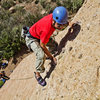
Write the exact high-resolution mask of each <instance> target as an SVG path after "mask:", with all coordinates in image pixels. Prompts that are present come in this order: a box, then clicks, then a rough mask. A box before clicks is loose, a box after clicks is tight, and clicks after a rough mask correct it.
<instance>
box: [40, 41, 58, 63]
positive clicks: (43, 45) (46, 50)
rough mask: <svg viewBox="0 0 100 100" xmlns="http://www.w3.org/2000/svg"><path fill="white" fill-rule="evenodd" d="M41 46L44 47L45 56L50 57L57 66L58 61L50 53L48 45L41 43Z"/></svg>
mask: <svg viewBox="0 0 100 100" xmlns="http://www.w3.org/2000/svg"><path fill="white" fill-rule="evenodd" d="M40 46H41V47H42V49H43V50H44V52H45V54H46V55H47V56H48V57H50V59H51V60H53V61H54V63H55V64H57V59H56V58H55V57H54V56H52V55H51V53H50V52H49V51H48V49H47V48H46V45H45V44H44V43H42V42H41V41H40Z"/></svg>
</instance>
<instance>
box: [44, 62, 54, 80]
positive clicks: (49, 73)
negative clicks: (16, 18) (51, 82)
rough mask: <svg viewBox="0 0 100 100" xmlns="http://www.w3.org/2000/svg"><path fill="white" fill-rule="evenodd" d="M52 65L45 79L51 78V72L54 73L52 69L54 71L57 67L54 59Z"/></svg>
mask: <svg viewBox="0 0 100 100" xmlns="http://www.w3.org/2000/svg"><path fill="white" fill-rule="evenodd" d="M50 65H51V67H50V69H49V71H48V72H47V73H46V76H45V77H44V79H46V78H49V77H50V75H51V73H52V71H53V70H54V69H55V67H56V64H54V62H53V61H51V63H50Z"/></svg>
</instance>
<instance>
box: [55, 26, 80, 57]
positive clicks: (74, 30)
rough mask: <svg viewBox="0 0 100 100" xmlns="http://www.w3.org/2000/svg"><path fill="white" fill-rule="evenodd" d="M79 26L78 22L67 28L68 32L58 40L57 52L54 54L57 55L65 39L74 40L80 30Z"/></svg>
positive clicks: (64, 44)
mask: <svg viewBox="0 0 100 100" xmlns="http://www.w3.org/2000/svg"><path fill="white" fill-rule="evenodd" d="M80 29H81V26H80V25H79V24H75V25H73V26H72V28H70V29H69V30H68V33H67V34H66V35H65V36H64V37H63V38H62V40H61V41H60V43H59V45H58V47H57V51H58V52H57V54H55V56H57V55H59V54H60V53H61V52H62V49H63V48H64V47H65V46H66V43H67V41H72V40H74V39H75V38H76V37H77V35H78V33H79V32H80Z"/></svg>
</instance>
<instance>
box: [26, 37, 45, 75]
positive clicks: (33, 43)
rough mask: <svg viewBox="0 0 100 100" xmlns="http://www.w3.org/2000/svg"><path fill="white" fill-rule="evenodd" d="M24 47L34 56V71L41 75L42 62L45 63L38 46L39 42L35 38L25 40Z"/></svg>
mask: <svg viewBox="0 0 100 100" xmlns="http://www.w3.org/2000/svg"><path fill="white" fill-rule="evenodd" d="M25 41H26V45H27V47H28V48H29V49H31V50H32V51H33V52H34V53H35V55H36V65H35V66H36V71H37V72H40V73H43V72H44V71H45V68H44V62H45V53H44V51H43V49H42V48H41V46H40V43H39V40H38V39H36V38H29V37H27V36H26V38H25Z"/></svg>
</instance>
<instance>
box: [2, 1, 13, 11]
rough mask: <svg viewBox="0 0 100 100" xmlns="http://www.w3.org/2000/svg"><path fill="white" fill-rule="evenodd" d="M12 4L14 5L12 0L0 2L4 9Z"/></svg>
mask: <svg viewBox="0 0 100 100" xmlns="http://www.w3.org/2000/svg"><path fill="white" fill-rule="evenodd" d="M14 5H15V3H14V0H4V1H2V2H1V7H3V8H4V9H6V10H7V9H9V8H10V7H12V6H14Z"/></svg>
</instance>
